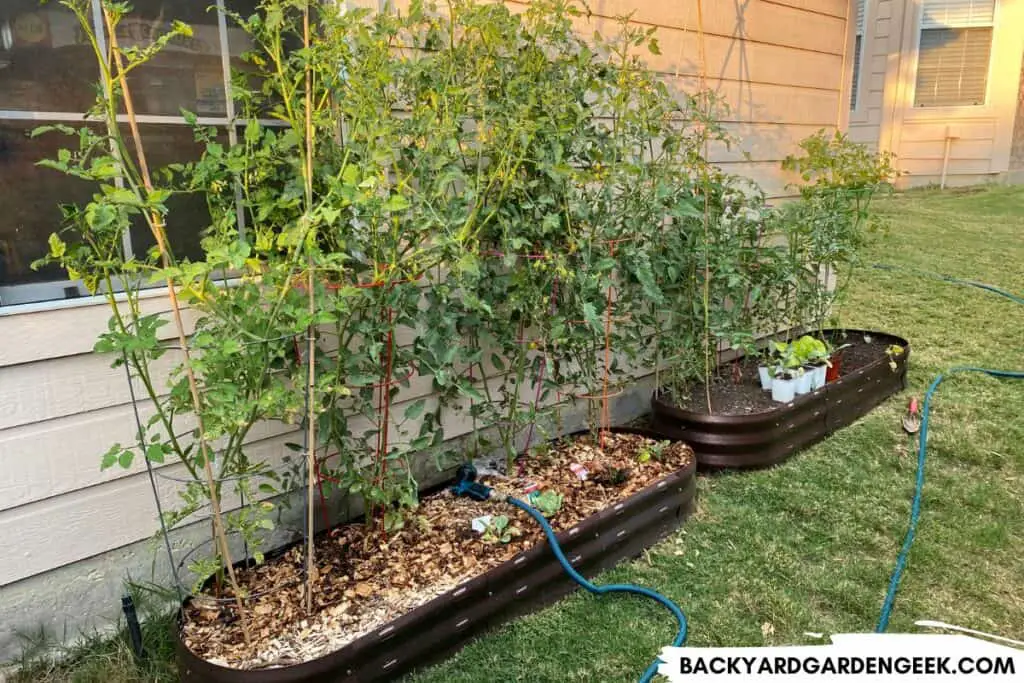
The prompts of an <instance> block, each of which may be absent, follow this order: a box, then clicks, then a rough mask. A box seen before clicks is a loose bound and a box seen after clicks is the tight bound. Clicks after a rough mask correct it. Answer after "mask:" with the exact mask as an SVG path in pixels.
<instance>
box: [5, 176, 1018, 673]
mask: <svg viewBox="0 0 1024 683" xmlns="http://www.w3.org/2000/svg"><path fill="white" fill-rule="evenodd" d="M882 206H883V211H884V212H885V213H886V214H887V215H889V216H890V217H891V218H892V221H893V226H892V231H891V234H890V235H889V237H888V238H887V239H885V240H883V241H881V242H880V243H879V244H877V245H876V246H875V247H874V248H873V253H872V254H871V259H872V260H874V261H878V262H885V263H890V264H898V265H906V266H912V267H916V268H920V269H926V270H929V271H937V272H942V273H945V274H949V275H954V276H959V277H963V278H968V279H975V280H980V281H983V282H988V283H992V284H995V285H998V286H1000V287H1003V288H1005V289H1009V290H1011V291H1014V292H1016V293H1018V294H1019V293H1024V188H993V189H987V190H984V191H976V192H962V193H961V192H957V193H938V192H931V191H928V192H914V193H910V194H907V195H906V196H903V197H897V198H893V199H891V200H886V201H884V202H883V204H882ZM843 319H844V323H845V324H846V325H847V326H849V327H864V328H874V329H879V330H885V331H890V332H894V333H896V334H899V335H902V336H905V337H907V338H908V339H910V340H911V343H912V346H913V355H912V358H911V390H910V393H908V394H906V395H901V396H900V397H898V398H895V399H893V400H891V401H889V402H888V403H886V404H885V405H883V406H882V407H881V408H879V409H877V410H876V411H875V412H873V413H872V414H871V415H869V416H868V417H866V418H865V419H863V420H861V421H860V422H858V423H856V424H854V425H852V426H851V427H848V428H847V429H845V430H843V431H842V432H840V433H839V434H837V435H835V436H833V437H832V438H830V439H828V440H827V441H825V442H823V443H821V444H820V445H818V446H817V447H815V448H813V449H811V450H809V451H807V452H805V453H803V454H801V455H799V456H797V457H796V458H794V459H793V460H791V461H790V462H788V463H786V464H785V465H782V466H780V467H776V468H774V469H771V470H767V471H760V472H752V473H745V474H725V475H720V476H706V477H702V479H701V481H700V501H699V504H698V510H697V512H696V514H695V515H694V516H693V518H692V519H691V520H690V521H689V522H688V523H687V524H686V525H685V527H684V528H683V529H682V530H680V531H679V532H678V533H676V534H675V535H674V536H673V537H672V538H670V539H669V540H667V541H666V542H664V543H662V544H660V545H659V546H657V547H655V548H653V549H652V550H651V551H650V552H649V553H648V554H647V555H646V556H645V557H644V558H642V559H640V560H637V561H635V562H631V563H628V564H624V565H622V566H620V567H619V568H617V569H616V570H614V571H612V572H610V573H608V574H606V575H603V576H601V577H600V578H599V582H633V583H637V584H641V585H645V586H649V587H652V588H655V589H657V590H660V591H662V592H664V593H665V594H666V595H668V596H669V597H671V598H672V599H674V600H675V601H677V602H678V603H679V604H680V605H681V606H682V607H683V609H684V611H685V612H686V613H687V615H688V617H689V619H690V637H689V641H688V644H690V645H698V646H700V645H762V644H763V645H777V644H796V643H809V642H820V641H812V640H810V639H809V638H808V637H807V636H805V635H804V633H805V632H806V631H813V632H825V633H829V632H848V631H869V630H872V629H873V628H874V625H875V622H876V620H877V618H878V612H879V608H880V605H881V602H882V598H883V596H884V592H885V588H886V585H887V583H888V580H889V573H890V571H891V569H892V564H893V561H894V559H895V556H896V553H897V550H898V548H899V545H900V543H901V542H902V538H903V534H904V532H905V530H906V523H907V516H908V513H909V508H910V499H911V495H912V493H913V483H914V471H915V465H916V460H915V456H914V450H913V447H912V444H911V442H910V441H909V440H908V437H907V436H906V435H905V434H904V433H903V432H902V431H901V429H900V426H899V421H900V415H901V414H902V411H903V409H904V408H905V405H906V400H907V398H908V396H909V395H910V394H911V393H912V394H913V395H916V396H918V397H919V398H920V397H922V396H923V394H924V390H925V389H926V387H927V385H928V383H929V382H930V381H931V379H932V378H933V377H934V376H935V375H936V374H937V373H938V372H940V371H942V370H944V369H946V368H948V367H950V366H953V365H959V364H970V365H981V366H987V367H994V368H1005V369H1024V307H1022V306H1018V305H1015V304H1013V303H1011V302H1010V301H1008V300H1004V299H1001V298H999V297H996V296H995V295H992V294H988V293H985V292H982V291H980V290H977V289H973V288H966V287H958V286H954V285H949V284H944V283H941V282H936V281H934V280H929V279H925V278H919V277H915V276H913V275H909V274H906V273H899V272H888V271H881V270H866V271H864V272H862V273H861V275H860V279H859V282H858V283H857V284H856V285H855V286H854V289H853V292H852V297H851V301H850V302H849V304H848V305H847V306H846V308H845V313H844V318H843ZM1022 413H1024V382H1011V381H1004V382H999V381H995V380H992V379H989V378H984V377H957V378H953V379H950V380H948V381H946V382H945V383H944V384H943V385H942V388H941V390H940V392H939V395H938V397H937V399H936V400H935V402H934V404H933V415H932V427H931V429H932V436H931V439H930V443H929V462H928V468H927V484H926V487H925V498H924V507H923V515H922V519H921V525H920V527H919V530H918V536H917V543H916V545H915V546H914V549H913V552H912V553H911V556H910V562H909V565H908V567H907V572H906V575H905V578H904V582H903V587H902V589H901V591H900V594H899V597H898V598H897V602H896V610H895V613H894V616H893V620H892V624H891V630H894V631H913V630H915V627H914V626H913V622H914V620H916V619H938V620H942V621H948V622H952V623H956V624H960V625H964V626H969V627H972V628H976V629H981V630H984V631H991V632H996V633H1001V634H1003V635H1005V636H1008V637H1016V638H1018V639H1020V638H1024V552H1022V549H1024V419H1022V418H1021V414H1022ZM672 629H673V623H672V619H671V617H670V616H669V615H668V614H667V612H665V611H664V610H663V609H662V608H660V607H657V606H655V605H653V604H651V603H650V602H648V601H641V600H637V599H632V598H628V597H622V596H607V597H600V598H595V597H592V596H589V595H584V594H576V595H573V596H572V597H570V598H568V599H566V600H563V601H562V602H560V603H559V604H558V605H556V606H555V607H553V608H551V609H548V610H545V611H543V612H541V613H539V614H536V615H533V616H530V617H527V618H525V619H522V620H520V621H517V622H515V623H514V624H511V625H509V626H507V627H505V628H503V629H501V630H500V631H498V632H496V633H495V634H493V635H491V636H489V637H486V638H483V639H481V640H479V641H477V642H476V643H474V644H473V645H471V646H470V647H468V648H466V649H465V650H464V651H462V652H461V653H460V654H459V655H458V656H456V657H454V658H452V659H451V660H449V661H448V662H447V663H445V664H444V665H442V666H439V667H436V668H433V669H430V670H428V671H425V672H423V673H421V674H418V675H416V676H413V677H411V678H409V679H408V681H409V683H441V682H442V681H443V682H445V683H455V682H459V681H463V682H466V683H470V682H472V683H479V682H481V681H531V682H542V681H602V682H605V681H607V682H614V681H635V680H636V678H637V677H638V676H639V674H640V672H641V671H642V670H643V669H644V668H645V667H646V666H647V665H648V663H649V662H650V660H651V658H652V657H653V656H654V655H655V653H656V652H657V651H658V650H659V649H660V648H661V647H662V646H663V645H665V644H667V643H668V641H669V640H670V639H671V638H672V636H673V630H672ZM154 642H155V641H154ZM125 653H126V651H125V649H124V648H123V646H122V647H115V646H113V645H110V644H107V645H104V646H95V647H93V648H92V650H91V651H90V654H89V655H88V656H87V657H86V658H85V660H84V661H83V662H81V663H80V664H79V665H78V667H77V668H76V669H74V670H72V671H71V672H70V673H69V671H68V670H66V669H64V670H60V671H57V672H52V673H51V674H50V675H49V677H48V678H41V677H40V675H39V674H40V672H38V671H36V672H35V674H36V675H34V676H32V677H30V678H26V679H25V680H33V681H36V680H52V681H57V680H75V681H96V682H99V681H115V682H116V681H129V680H154V678H156V677H157V676H158V675H160V674H163V675H164V676H166V675H167V672H168V667H166V666H163V665H160V666H157V667H156V668H155V669H154V670H151V671H150V672H148V673H147V674H146V675H145V676H141V675H135V676H133V675H131V674H129V673H128V672H127V667H126V662H129V661H130V657H129V656H128V655H126V654H125Z"/></svg>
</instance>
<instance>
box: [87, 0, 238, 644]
mask: <svg viewBox="0 0 1024 683" xmlns="http://www.w3.org/2000/svg"><path fill="white" fill-rule="evenodd" d="M103 19H104V22H105V23H106V26H107V33H109V34H110V53H111V54H112V55H113V58H114V65H115V66H116V67H117V79H118V81H119V82H120V84H121V94H122V96H123V98H124V108H125V113H126V114H127V116H128V126H129V128H130V130H131V134H132V140H133V142H134V144H135V153H136V156H137V157H138V163H139V175H140V176H141V178H142V184H143V186H144V187H145V188H146V192H147V193H152V192H153V182H152V178H151V177H150V174H149V165H148V163H147V162H146V152H145V149H144V148H143V145H142V137H141V135H140V134H139V124H138V121H137V120H136V117H135V107H134V104H133V102H132V96H131V91H130V90H129V88H128V78H127V77H126V75H125V70H124V62H123V60H122V59H121V52H120V50H119V49H118V47H117V31H116V30H115V27H114V21H113V18H112V17H111V15H110V10H108V9H106V8H104V10H103ZM146 216H147V223H148V224H149V228H150V230H151V231H152V233H153V238H154V239H155V240H156V246H157V249H158V250H159V252H160V262H161V264H162V265H163V267H164V268H168V267H170V266H171V258H170V248H169V247H168V244H167V233H166V231H165V229H164V224H163V220H162V219H161V218H160V215H159V214H157V213H156V212H155V211H150V212H148V213H147V214H146ZM166 282H167V298H168V299H169V300H170V304H171V314H172V316H173V318H174V327H175V330H176V332H177V335H178V343H179V344H180V346H181V352H182V354H183V355H184V357H185V376H186V377H187V378H188V389H189V394H190V395H191V397H192V408H193V410H195V412H196V427H197V429H198V432H199V450H200V453H202V457H203V474H204V476H205V478H206V486H207V488H208V490H209V493H210V509H211V512H212V517H213V529H214V535H215V536H216V539H217V544H218V545H219V546H220V552H221V555H222V556H223V557H224V563H225V564H226V565H227V570H228V580H229V581H230V582H231V589H232V591H233V592H234V594H235V605H236V606H237V607H238V617H239V623H240V624H241V626H242V635H243V637H244V638H245V644H246V645H247V646H248V645H251V644H252V637H251V635H250V632H249V617H248V615H247V614H246V610H245V604H244V603H243V601H242V592H241V589H240V587H239V585H238V578H237V576H236V575H235V567H234V563H233V562H232V559H231V549H230V548H229V547H228V538H227V534H226V533H225V531H224V518H223V515H222V513H221V507H220V498H219V497H218V495H217V485H216V481H215V478H214V475H213V465H212V464H211V462H210V460H211V457H210V445H209V444H208V443H207V441H206V433H205V429H204V427H203V415H202V401H201V400H200V398H199V384H198V382H197V381H196V376H195V372H193V370H192V362H191V361H192V358H191V354H190V352H189V349H188V338H187V335H186V333H185V324H184V322H183V321H182V317H181V305H180V304H179V302H178V293H177V292H176V291H175V289H174V282H173V280H172V279H171V278H170V277H168V278H167V280H166Z"/></svg>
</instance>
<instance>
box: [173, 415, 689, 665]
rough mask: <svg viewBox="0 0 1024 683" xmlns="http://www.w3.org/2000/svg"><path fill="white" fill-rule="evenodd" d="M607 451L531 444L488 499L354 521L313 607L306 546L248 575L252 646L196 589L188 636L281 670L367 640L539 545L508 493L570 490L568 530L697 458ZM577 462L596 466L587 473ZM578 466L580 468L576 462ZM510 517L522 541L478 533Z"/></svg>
mask: <svg viewBox="0 0 1024 683" xmlns="http://www.w3.org/2000/svg"><path fill="white" fill-rule="evenodd" d="M605 439H606V441H605V444H604V448H603V449H602V448H601V447H600V445H599V444H598V443H594V441H593V439H592V438H591V437H589V436H584V437H581V438H576V439H573V440H571V441H565V442H562V443H557V444H555V445H553V446H552V447H551V448H545V449H540V450H539V451H536V450H535V451H534V453H533V455H532V456H531V457H530V458H528V459H526V460H525V461H524V462H523V464H522V469H523V475H522V476H520V477H517V478H500V479H498V478H490V479H488V478H487V477H484V478H482V480H483V481H484V483H486V484H488V485H489V486H492V487H493V488H494V489H495V491H496V492H497V493H498V495H496V496H494V498H492V500H489V501H486V502H482V503H481V502H476V501H472V500H470V499H468V498H456V497H454V496H453V495H452V494H451V493H450V492H449V491H447V490H444V491H441V492H439V493H436V494H433V495H431V496H428V497H426V498H425V499H424V500H422V501H421V502H420V505H419V507H418V509H417V510H416V511H415V514H414V515H413V517H412V518H411V519H410V520H409V521H408V523H407V524H406V526H405V527H404V528H403V529H401V530H400V531H397V532H393V533H391V534H384V533H383V532H381V531H374V530H370V529H368V528H367V527H366V526H364V525H363V524H348V525H344V526H342V527H339V528H337V529H334V530H333V531H331V532H330V533H329V534H325V535H322V536H321V537H319V538H318V539H317V543H316V552H315V555H316V571H315V572H314V576H315V579H314V591H313V600H314V609H313V613H312V614H311V615H307V614H306V613H305V609H304V606H303V605H304V590H303V585H304V578H303V577H304V563H305V555H304V552H303V548H302V547H295V548H292V549H291V550H289V551H288V552H286V553H284V554H283V555H280V556H277V557H274V558H272V559H268V560H267V561H266V562H265V563H264V564H263V565H260V566H258V567H255V568H251V569H244V570H241V571H240V572H239V574H238V579H239V582H240V584H241V586H242V589H243V591H244V592H245V593H246V594H247V595H249V596H250V597H249V599H248V600H247V601H246V603H247V611H248V613H249V618H250V622H251V623H250V631H251V634H252V643H251V645H249V646H246V644H245V643H244V640H243V634H242V630H241V625H240V622H239V619H238V615H237V614H236V613H235V608H234V605H233V604H232V603H231V601H230V600H227V599H226V598H228V597H230V595H226V594H221V595H218V596H217V598H218V599H213V598H214V596H212V595H209V596H206V595H200V596H198V597H197V598H195V599H193V600H192V601H191V602H190V603H189V604H188V605H187V606H186V608H185V620H184V627H183V634H182V635H183V639H184V641H185V643H186V645H187V646H188V647H189V648H190V649H191V650H192V651H193V652H194V653H195V654H197V655H199V656H201V657H203V658H205V659H208V660H210V661H213V662H216V663H218V664H221V665H225V666H231V667H235V668H258V667H267V666H281V665H287V664H295V663H299V662H302V661H308V660H310V659H314V658H316V657H320V656H323V655H324V654H327V653H328V652H331V651H334V650H337V649H339V648H340V647H343V646H344V645H345V644H347V643H348V642H351V641H352V640H355V639H356V638H357V637H359V636H360V635H363V634H364V633H368V632H370V631H372V630H374V629H376V628H380V627H381V626H383V625H384V624H386V623H387V622H388V621H391V620H393V619H395V618H396V617H398V616H401V615H402V614H404V613H406V612H408V611H410V610H412V609H414V608H415V607H417V606H419V605H421V604H424V603H425V602H427V601H429V600H430V599H431V598H434V597H436V596H438V595H441V594H442V593H444V592H445V591H447V590H450V589H452V588H454V587H456V586H457V585H458V584H460V583H462V582H464V581H466V580H468V579H470V578H473V577H475V576H478V575H480V574H482V573H484V572H485V571H487V570H488V569H490V568H492V567H495V566H497V565H499V564H501V563H502V562H504V561H506V560H508V559H510V558H512V557H513V556H514V555H516V554H517V553H519V552H520V551H523V550H527V549H529V548H531V547H533V546H534V545H535V544H536V543H537V542H538V541H539V540H541V538H542V536H543V534H542V532H541V530H540V527H539V526H538V525H537V524H536V522H535V521H534V520H532V519H531V518H529V517H528V516H527V515H526V513H525V512H522V511H521V510H519V509H517V508H514V507H512V506H511V505H508V504H507V503H504V502H501V501H500V500H499V499H498V496H499V495H501V494H507V495H515V496H517V497H519V498H522V499H525V498H526V493H525V492H524V489H525V488H526V487H528V486H529V485H531V484H533V485H536V486H537V487H539V489H540V490H541V491H545V490H552V491H555V492H557V493H560V494H561V495H562V496H564V499H563V502H562V505H561V507H560V509H559V510H558V512H557V513H555V514H554V516H553V517H552V518H551V522H552V525H553V526H554V527H555V529H556V530H558V531H562V530H565V529H569V528H571V527H572V526H574V525H575V524H577V523H578V522H580V521H581V520H582V519H584V518H585V517H588V516H590V515H592V514H594V513H596V512H599V511H601V510H604V509H606V508H608V507H610V506H611V505H613V504H615V503H616V502H618V501H620V500H622V499H625V498H627V497H629V496H630V495H632V494H633V493H636V492H637V491H639V490H640V489H642V488H644V487H646V486H648V485H649V484H652V483H654V482H655V481H657V480H658V479H661V478H663V477H665V476H666V475H668V474H670V473H671V472H675V471H676V470H679V469H681V468H682V467H684V466H686V465H687V464H689V463H690V462H691V461H692V459H693V451H692V450H690V448H689V447H688V446H686V445H685V444H682V443H669V442H657V441H654V440H652V439H648V438H646V437H643V436H639V435H635V434H606V435H605ZM571 465H582V466H583V467H585V468H586V469H587V471H588V474H587V478H586V479H581V478H580V477H579V476H578V475H577V474H576V472H574V471H573V469H571V468H570V466H571ZM577 469H578V468H577ZM483 515H491V516H492V517H497V516H499V515H504V516H506V517H507V518H508V520H509V526H510V528H511V529H513V534H514V536H513V537H512V538H511V539H510V540H508V542H506V543H501V542H493V543H488V542H485V541H484V540H483V538H482V536H481V534H479V533H477V532H475V531H473V530H472V528H471V526H472V521H473V519H474V518H477V517H481V516H483Z"/></svg>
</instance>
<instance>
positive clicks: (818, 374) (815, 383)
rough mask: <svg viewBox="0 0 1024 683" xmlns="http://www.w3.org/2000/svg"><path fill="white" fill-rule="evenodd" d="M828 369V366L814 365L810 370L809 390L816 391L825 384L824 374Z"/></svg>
mask: <svg viewBox="0 0 1024 683" xmlns="http://www.w3.org/2000/svg"><path fill="white" fill-rule="evenodd" d="M827 370H828V366H825V365H815V366H814V369H813V370H811V373H810V374H811V391H817V390H818V389H821V388H822V387H823V386H825V374H826V372H827Z"/></svg>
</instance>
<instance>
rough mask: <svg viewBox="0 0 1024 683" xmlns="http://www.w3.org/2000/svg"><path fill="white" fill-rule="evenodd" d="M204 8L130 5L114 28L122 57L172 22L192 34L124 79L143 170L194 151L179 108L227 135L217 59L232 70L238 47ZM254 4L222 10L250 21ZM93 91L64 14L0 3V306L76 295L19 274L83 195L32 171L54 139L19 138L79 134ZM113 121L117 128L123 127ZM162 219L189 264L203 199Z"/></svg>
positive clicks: (51, 6) (29, 1)
mask: <svg viewBox="0 0 1024 683" xmlns="http://www.w3.org/2000/svg"><path fill="white" fill-rule="evenodd" d="M96 4H98V3H96ZM213 4H216V5H217V6H218V7H223V6H224V0H209V1H204V2H199V1H198V0H196V1H194V2H181V0H135V2H133V3H132V5H133V7H134V9H133V11H132V12H131V14H129V15H127V16H126V17H124V19H122V21H121V23H120V24H119V25H118V29H117V31H118V36H117V38H118V42H119V44H120V45H121V46H122V47H130V46H133V45H144V44H146V43H147V42H148V41H149V40H150V39H151V36H154V35H159V34H162V33H164V32H165V31H166V30H167V29H168V28H169V26H170V22H171V20H173V19H180V20H182V21H184V22H186V23H188V24H190V25H191V26H192V28H193V35H192V37H191V38H188V39H179V40H175V41H173V42H172V43H171V44H170V45H168V47H167V48H166V50H164V51H163V52H162V53H161V54H160V55H158V56H157V57H156V58H155V59H154V60H152V61H151V62H149V63H148V64H146V65H145V66H144V67H140V68H139V69H137V70H136V71H134V72H133V73H132V74H131V75H130V76H129V83H130V85H131V86H133V97H134V99H135V103H136V109H137V110H138V114H139V116H138V120H139V123H140V128H141V134H142V136H143V140H144V141H145V143H146V148H147V154H148V155H150V156H151V157H152V160H151V164H153V165H160V164H166V163H170V162H172V161H187V160H189V159H195V158H196V157H197V155H198V154H199V153H200V151H201V150H199V149H198V147H197V145H196V144H195V142H194V141H193V137H192V131H191V130H190V129H189V127H188V126H187V125H186V124H185V121H184V120H183V118H182V117H181V114H180V111H181V109H187V110H189V111H192V112H194V113H195V114H197V115H198V116H199V117H201V120H202V121H203V123H205V124H207V125H214V126H221V127H223V131H224V137H225V139H231V138H233V137H234V135H235V132H234V130H232V129H231V126H230V123H231V119H232V118H233V117H234V112H233V109H234V107H233V103H231V102H229V100H228V96H227V93H228V92H229V90H228V83H227V82H226V81H225V70H224V62H223V60H224V57H225V56H227V57H228V58H229V59H230V61H231V63H232V65H233V66H241V63H240V61H239V59H238V57H239V56H240V55H241V54H242V53H243V52H244V51H245V50H247V49H249V47H250V46H249V43H248V40H247V37H246V35H245V33H244V32H243V31H241V30H240V29H236V28H234V27H231V26H230V24H229V23H228V22H227V21H225V20H222V18H221V17H222V15H221V14H220V13H219V12H217V11H216V10H209V11H208V9H207V8H208V7H209V6H210V5H213ZM255 4H256V2H255V0H244V1H239V2H229V6H230V7H231V8H232V9H235V10H238V11H241V12H251V11H252V10H253V8H254V6H255ZM93 21H94V27H97V29H99V28H100V27H101V26H102V20H101V19H100V18H99V17H93ZM222 22H223V23H222ZM224 38H226V39H227V40H224ZM225 43H227V45H225ZM96 81H97V68H96V66H95V58H94V56H93V54H92V50H91V48H90V47H89V46H88V45H87V44H86V43H85V38H84V36H83V35H82V32H81V30H80V27H79V25H78V20H77V18H76V17H75V16H74V14H72V13H71V11H70V10H67V9H65V8H63V7H61V6H60V5H58V4H57V3H55V2H51V3H48V4H46V5H42V6H40V4H39V1H38V0H4V1H3V2H2V3H0V306H8V305H13V304H22V303H30V302H37V301H47V300H52V299H62V298H72V297H77V296H82V295H85V294H86V293H87V292H86V290H85V289H84V287H82V286H81V283H79V282H72V281H69V280H68V278H67V274H66V273H64V272H63V271H61V270H60V269H59V268H57V267H53V266H51V267H47V268H45V269H42V270H39V271H35V270H32V268H31V265H32V262H33V261H35V260H36V259H38V258H40V257H42V256H44V255H45V254H46V253H47V249H48V247H47V238H48V237H49V235H50V233H51V232H54V231H55V230H57V229H58V228H59V226H60V225H59V224H60V216H61V213H60V209H59V206H58V205H59V204H62V203H69V202H76V203H83V202H86V201H88V200H89V198H90V197H91V196H92V193H93V192H94V191H95V190H94V188H93V187H91V186H90V185H89V184H87V183H85V182H82V181H79V180H76V179H74V178H69V177H68V176H65V175H62V174H60V173H59V172H57V171H53V170H50V169H46V168H41V167H38V166H36V162H38V161H39V160H40V159H43V158H47V157H53V156H55V154H56V150H57V149H58V148H59V147H61V146H64V145H66V144H67V141H65V140H64V139H62V138H61V136H59V135H44V136H41V137H39V138H35V139H30V138H29V137H28V136H27V134H28V133H29V132H30V131H31V130H32V129H33V128H35V127H37V126H39V125H42V124H45V123H53V122H63V123H68V124H70V125H81V124H82V123H83V122H84V120H85V118H84V117H85V111H86V110H87V109H88V108H89V107H90V106H91V105H92V101H93V92H94V91H93V87H94V83H95V82H96ZM120 118H121V120H122V122H123V123H126V122H127V117H124V116H122V117H120ZM170 209H171V212H170V215H169V216H168V219H169V224H168V231H169V232H170V234H171V238H172V239H173V240H174V242H175V244H176V246H177V248H178V249H179V250H180V252H181V253H182V254H183V255H186V256H193V257H194V256H198V255H199V254H200V250H199V231H200V230H201V229H202V228H203V227H205V226H206V225H207V224H208V223H209V215H208V214H207V211H206V203H205V200H204V198H202V197H187V196H181V197H175V198H173V199H172V200H171V206H170ZM142 227H143V226H141V225H140V226H134V227H133V228H132V230H131V231H130V233H129V236H128V238H127V239H126V244H125V248H126V250H129V251H131V252H132V253H143V252H145V251H146V250H147V249H148V248H149V247H150V246H151V245H152V238H151V236H150V235H149V233H148V231H146V230H144V229H141V228H142Z"/></svg>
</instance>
